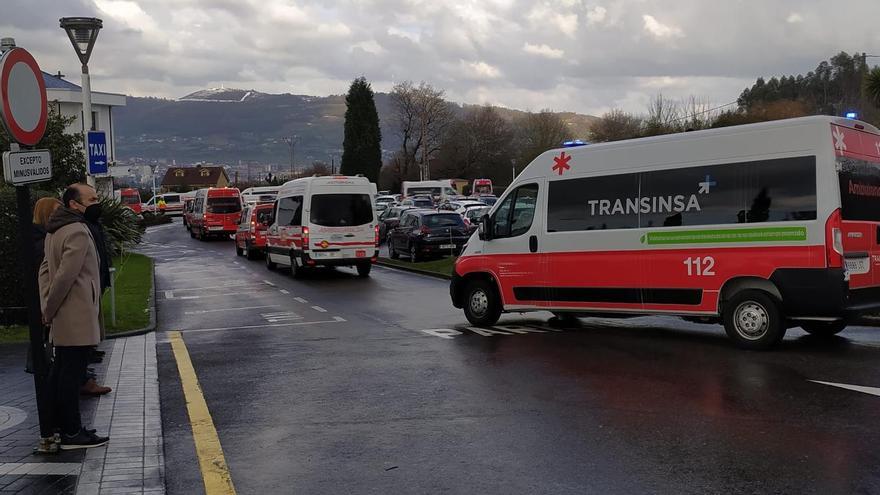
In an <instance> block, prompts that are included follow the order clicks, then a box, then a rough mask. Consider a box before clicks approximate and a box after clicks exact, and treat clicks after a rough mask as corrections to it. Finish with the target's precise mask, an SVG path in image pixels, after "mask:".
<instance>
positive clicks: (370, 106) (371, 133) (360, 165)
mask: <svg viewBox="0 0 880 495" xmlns="http://www.w3.org/2000/svg"><path fill="white" fill-rule="evenodd" d="M345 106H346V110H345V137H344V139H343V141H342V164H341V165H340V168H339V171H340V173H342V174H343V175H355V174H363V175H364V176H365V177H367V178H368V179H370V181H371V182H378V180H379V169H380V168H381V167H382V147H381V142H382V132H381V131H380V130H379V113H378V112H377V111H376V101H375V100H374V98H373V89H372V88H371V87H370V83H368V82H367V80H366V78H364V77H359V78H357V79H355V80H354V81H352V83H351V87H350V88H349V89H348V94H347V95H346V96H345Z"/></svg>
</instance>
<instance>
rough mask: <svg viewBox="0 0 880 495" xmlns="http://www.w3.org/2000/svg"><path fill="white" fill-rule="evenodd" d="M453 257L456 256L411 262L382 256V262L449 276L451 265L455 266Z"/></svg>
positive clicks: (450, 274)
mask: <svg viewBox="0 0 880 495" xmlns="http://www.w3.org/2000/svg"><path fill="white" fill-rule="evenodd" d="M455 259H456V258H455V257H454V256H446V257H445V258H440V259H439V260H431V261H419V262H418V263H412V262H410V261H404V260H392V259H390V258H382V262H383V263H385V264H388V265H393V266H400V267H404V268H413V269H416V270H423V271H426V272H432V273H437V274H439V275H443V276H446V277H451V276H452V267H453V266H455Z"/></svg>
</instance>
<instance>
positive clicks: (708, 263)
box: [684, 256, 715, 277]
mask: <svg viewBox="0 0 880 495" xmlns="http://www.w3.org/2000/svg"><path fill="white" fill-rule="evenodd" d="M684 264H685V266H687V270H688V277H693V276H694V275H696V276H698V277H711V276H714V275H715V258H713V257H711V256H704V257H699V256H698V257H696V258H688V259H686V260H684Z"/></svg>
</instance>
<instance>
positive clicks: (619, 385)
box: [143, 223, 880, 494]
mask: <svg viewBox="0 0 880 495" xmlns="http://www.w3.org/2000/svg"><path fill="white" fill-rule="evenodd" d="M146 243H147V244H146V245H145V246H144V248H143V251H144V252H145V253H147V254H149V255H151V256H153V257H155V258H156V260H157V266H156V283H157V289H158V292H157V294H158V318H159V332H160V333H159V336H158V341H159V342H160V343H159V349H158V350H159V378H160V386H161V399H162V416H163V427H164V434H165V456H166V457H165V459H166V477H167V487H168V491H169V493H172V494H191V493H200V492H201V490H202V485H201V477H200V474H199V469H198V462H197V459H196V455H195V449H194V446H193V441H192V435H191V427H190V424H189V420H188V417H187V412H186V406H185V402H184V400H183V396H182V392H181V388H180V379H179V376H178V372H177V367H176V364H175V361H174V357H173V355H172V353H171V350H170V345H169V344H168V339H167V336H163V332H165V331H169V330H180V331H182V333H183V338H184V341H185V342H186V345H187V347H188V349H189V352H190V355H191V357H192V361H193V364H194V367H195V370H196V373H197V375H198V379H199V381H200V383H201V386H202V389H203V392H204V396H205V399H206V401H207V404H208V407H209V409H210V412H211V415H212V417H213V420H214V424H215V426H216V428H217V431H218V435H219V438H220V441H221V443H222V447H223V450H224V453H225V455H226V460H227V463H228V464H229V467H230V470H231V475H232V479H233V482H234V484H235V487H236V489H237V491H238V493H240V494H268V493H334V494H335V493H382V494H385V493H437V492H445V493H468V494H470V493H503V494H508V493H799V494H800V493H822V494H827V493H880V447H878V446H880V397H877V396H874V395H871V394H867V393H861V392H856V391H851V390H845V389H841V388H837V387H832V386H828V385H822V384H817V383H814V382H812V381H810V380H819V381H826V382H836V383H844V384H854V385H862V386H869V387H880V373H878V363H880V328H878V329H873V328H864V327H860V328H852V329H847V330H846V331H845V332H844V333H843V334H841V336H840V337H838V338H834V339H832V340H830V341H820V340H816V339H813V338H811V337H809V336H807V335H806V334H804V333H803V332H802V331H800V329H792V330H790V331H789V334H788V337H787V338H786V340H785V342H784V343H783V345H782V346H781V348H780V349H779V350H777V351H773V352H760V353H759V352H745V351H741V350H737V349H735V348H733V347H732V346H731V345H730V344H729V343H728V341H727V340H726V338H725V337H724V332H723V330H722V329H721V327H720V326H714V325H699V324H692V323H687V322H683V321H681V320H678V319H675V318H671V317H649V318H648V317H646V318H635V319H629V320H605V319H583V320H581V325H580V326H579V327H577V328H569V329H564V330H562V331H559V330H556V329H551V328H549V327H547V326H546V321H547V318H549V316H550V315H549V314H538V313H536V314H531V315H526V316H522V315H518V314H515V315H507V316H505V317H504V318H503V319H502V321H501V323H500V324H499V326H498V327H495V328H494V329H493V330H492V331H486V330H482V331H481V330H477V331H476V332H475V331H472V330H469V329H467V328H466V327H467V322H466V320H465V319H464V316H463V315H462V313H461V312H460V311H459V310H456V309H454V308H452V307H451V305H450V303H449V297H448V286H447V283H446V282H445V281H442V280H437V279H432V278H429V277H423V276H419V275H414V274H408V273H402V272H398V271H393V270H390V269H385V268H381V267H376V268H375V269H374V271H373V274H372V276H371V277H370V278H369V279H359V278H357V277H356V276H355V273H354V271H353V270H349V269H338V270H335V271H326V272H321V273H316V274H313V275H312V276H310V277H308V278H307V279H305V280H302V281H296V280H293V279H292V278H290V276H289V275H288V274H287V273H285V272H284V271H278V272H270V271H268V270H267V269H266V268H265V265H264V263H263V262H262V261H261V260H260V261H247V260H245V259H244V258H238V257H236V256H235V252H234V249H233V245H232V242H231V241H213V242H208V243H202V242H199V241H196V240H192V239H190V238H189V236H188V235H187V234H186V232H185V231H184V229H183V227H182V226H181V225H180V224H179V223H175V224H174V225H170V226H162V227H159V228H155V229H152V230H151V231H150V232H149V233H148V235H147V237H146ZM505 325H506V326H505ZM426 330H427V331H426Z"/></svg>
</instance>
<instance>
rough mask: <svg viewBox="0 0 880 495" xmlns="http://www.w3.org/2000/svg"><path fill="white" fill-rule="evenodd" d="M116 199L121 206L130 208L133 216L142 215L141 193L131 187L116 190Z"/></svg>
mask: <svg viewBox="0 0 880 495" xmlns="http://www.w3.org/2000/svg"><path fill="white" fill-rule="evenodd" d="M116 199H118V200H119V202H120V203H122V205H123V206H126V207H128V208H130V209H131V211H133V212H135V214H137V215H140V214H141V213H143V205H142V204H141V193H140V191H138V190H137V189H135V188H133V187H128V188H124V189H118V190H117V191H116Z"/></svg>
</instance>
